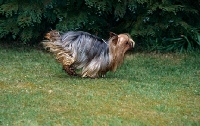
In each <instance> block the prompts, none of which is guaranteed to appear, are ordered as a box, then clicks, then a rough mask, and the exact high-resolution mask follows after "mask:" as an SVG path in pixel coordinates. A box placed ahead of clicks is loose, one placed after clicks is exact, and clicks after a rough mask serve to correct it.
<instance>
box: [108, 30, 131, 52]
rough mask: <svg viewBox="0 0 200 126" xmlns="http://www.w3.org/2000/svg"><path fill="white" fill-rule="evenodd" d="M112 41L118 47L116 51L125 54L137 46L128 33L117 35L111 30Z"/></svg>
mask: <svg viewBox="0 0 200 126" xmlns="http://www.w3.org/2000/svg"><path fill="white" fill-rule="evenodd" d="M110 41H111V43H112V44H111V45H112V46H114V47H117V50H116V51H117V52H119V53H123V54H124V53H125V52H126V51H127V50H129V49H131V48H134V46H135V42H134V41H133V39H132V38H131V37H130V35H129V34H126V33H124V34H119V35H117V34H115V33H113V32H110Z"/></svg>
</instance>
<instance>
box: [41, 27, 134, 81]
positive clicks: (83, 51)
mask: <svg viewBox="0 0 200 126" xmlns="http://www.w3.org/2000/svg"><path fill="white" fill-rule="evenodd" d="M52 36H56V35H54V34H52ZM52 36H51V35H50V37H49V38H52ZM43 45H44V46H45V47H48V48H50V50H51V51H52V52H53V53H54V54H55V55H56V59H57V60H58V61H59V62H61V63H62V64H63V66H65V67H64V68H67V69H66V71H67V73H68V74H69V73H74V74H75V72H74V71H72V68H73V70H74V69H79V68H82V74H81V76H82V77H91V78H94V77H98V76H99V75H105V74H106V72H107V71H115V70H116V68H117V67H118V66H119V65H121V64H122V62H123V58H124V54H125V52H126V51H127V50H129V49H131V48H133V47H134V45H135V42H134V41H133V40H132V39H131V37H130V35H129V34H126V33H125V34H119V35H117V34H115V33H112V32H111V33H110V38H109V39H108V40H107V41H105V40H103V39H101V38H99V37H97V36H94V35H91V34H89V33H87V32H83V31H69V32H67V33H65V34H64V35H62V39H61V41H57V42H56V43H53V42H48V43H46V44H43Z"/></svg>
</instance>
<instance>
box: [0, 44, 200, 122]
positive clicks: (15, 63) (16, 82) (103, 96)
mask: <svg viewBox="0 0 200 126" xmlns="http://www.w3.org/2000/svg"><path fill="white" fill-rule="evenodd" d="M0 125H3V126H4V125H10V126H12V125H15V126H23V125H25V126H26V125H30V126H31V125H32V126H35V125H36V126H37V125H69V126H71V125H72V126H77V125H86V126H90V125H92V126H93V125H111V126H118V125H123V126H124V125H139V126H143V125H152V126H155V125H162V126H165V125H175V126H177V125H189V126H190V125H194V126H195V125H200V53H196V54H195V53H193V54H155V53H132V54H128V55H127V56H126V58H125V61H124V64H123V65H122V66H121V67H120V68H119V69H118V70H117V71H116V72H115V73H108V74H107V77H106V78H100V79H89V78H79V77H70V76H68V75H67V74H66V73H64V71H62V70H61V65H60V64H58V63H57V62H56V61H55V60H54V59H53V57H52V55H50V54H48V53H46V52H43V51H41V50H35V49H23V48H14V49H13V48H5V47H0Z"/></svg>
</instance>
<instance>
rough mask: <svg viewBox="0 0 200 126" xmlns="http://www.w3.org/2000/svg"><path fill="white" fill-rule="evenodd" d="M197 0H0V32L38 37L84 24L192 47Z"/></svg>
mask: <svg viewBox="0 0 200 126" xmlns="http://www.w3.org/2000/svg"><path fill="white" fill-rule="evenodd" d="M199 4H200V2H199V1H189V0H175V1H174V0H118V1H115V0H109V1H107V0H79V1H78V0H42V1H39V0H36V1H35V0H21V1H18V0H6V1H2V0H1V1H0V38H2V39H6V40H12V41H13V40H17V41H19V42H21V43H31V42H34V43H38V42H40V41H41V39H42V37H43V35H44V33H45V32H46V31H48V30H50V29H51V28H52V29H57V30H60V31H61V32H65V31H68V30H83V31H88V32H90V33H92V34H96V35H98V36H100V37H104V38H108V32H109V31H113V32H116V33H122V32H129V33H130V34H131V35H132V36H133V38H134V39H135V41H136V45H137V47H142V48H143V49H149V50H161V51H183V50H186V51H191V50H194V49H195V48H199V47H200V18H199V12H200V8H199Z"/></svg>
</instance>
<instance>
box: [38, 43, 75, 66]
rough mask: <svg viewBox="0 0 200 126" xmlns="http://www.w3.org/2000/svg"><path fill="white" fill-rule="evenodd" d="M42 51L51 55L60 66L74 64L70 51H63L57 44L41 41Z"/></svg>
mask: <svg viewBox="0 0 200 126" xmlns="http://www.w3.org/2000/svg"><path fill="white" fill-rule="evenodd" d="M41 44H42V45H43V47H44V49H46V50H47V51H49V52H51V53H53V54H54V55H55V57H56V60H57V61H58V62H60V63H62V65H71V64H72V63H73V62H74V58H73V57H72V54H71V52H70V51H67V50H65V49H64V48H63V47H62V46H61V44H60V43H59V42H51V41H42V42H41Z"/></svg>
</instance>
